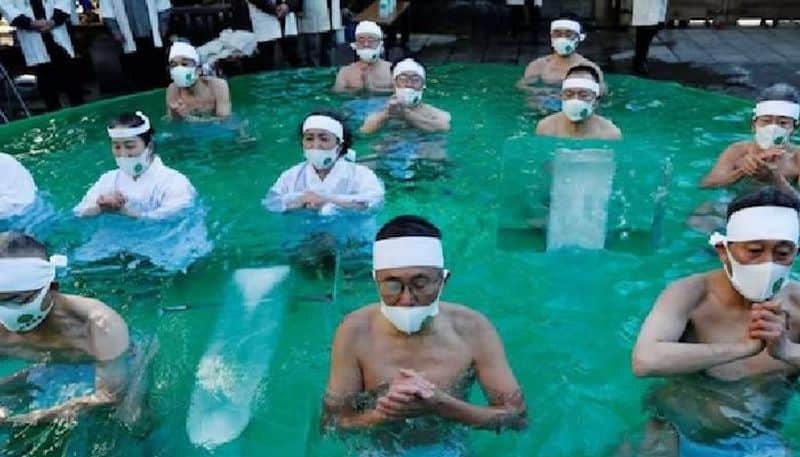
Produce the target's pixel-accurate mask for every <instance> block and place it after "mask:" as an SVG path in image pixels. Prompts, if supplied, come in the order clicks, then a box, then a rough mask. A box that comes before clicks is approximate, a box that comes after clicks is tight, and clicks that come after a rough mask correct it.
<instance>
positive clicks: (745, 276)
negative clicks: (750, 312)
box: [725, 245, 792, 303]
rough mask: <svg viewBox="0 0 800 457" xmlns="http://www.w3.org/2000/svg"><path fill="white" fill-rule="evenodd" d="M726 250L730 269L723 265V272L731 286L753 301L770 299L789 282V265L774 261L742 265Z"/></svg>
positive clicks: (790, 268)
mask: <svg viewBox="0 0 800 457" xmlns="http://www.w3.org/2000/svg"><path fill="white" fill-rule="evenodd" d="M725 250H726V251H728V259H730V261H731V270H732V271H728V268H727V266H725V274H727V275H728V278H729V279H730V281H731V284H732V285H733V287H734V288H735V289H736V290H737V291H739V293H740V294H742V296H743V297H744V298H746V299H748V300H750V301H752V302H754V303H758V302H763V301H767V300H770V299H772V298H773V297H774V296H775V295H777V294H778V292H780V291H781V289H783V288H784V287H785V286H786V284H788V283H789V273H791V271H792V267H791V266H786V265H780V264H777V263H774V262H764V263H757V264H753V265H742V264H741V263H739V262H737V261H736V259H734V258H733V256H732V255H731V251H730V250H728V246H727V245H726V246H725Z"/></svg>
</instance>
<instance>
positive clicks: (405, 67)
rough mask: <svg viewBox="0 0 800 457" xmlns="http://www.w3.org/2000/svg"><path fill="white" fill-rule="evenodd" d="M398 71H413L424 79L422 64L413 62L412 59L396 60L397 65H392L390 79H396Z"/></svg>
mask: <svg viewBox="0 0 800 457" xmlns="http://www.w3.org/2000/svg"><path fill="white" fill-rule="evenodd" d="M400 73H414V74H417V75H419V76H420V78H422V79H425V69H424V68H422V65H420V64H418V63H417V62H415V61H414V59H403V60H401V61H400V62H397V65H395V66H394V70H393V71H392V79H396V78H397V77H398V76H399V75H400Z"/></svg>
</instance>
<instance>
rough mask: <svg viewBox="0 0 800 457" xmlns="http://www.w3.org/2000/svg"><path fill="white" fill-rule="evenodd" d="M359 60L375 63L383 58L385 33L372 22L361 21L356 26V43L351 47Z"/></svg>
mask: <svg viewBox="0 0 800 457" xmlns="http://www.w3.org/2000/svg"><path fill="white" fill-rule="evenodd" d="M351 47H352V48H353V50H354V51H356V54H358V58H359V59H361V60H362V61H363V62H368V63H373V62H377V61H378V60H380V58H381V52H383V32H382V31H381V28H380V26H378V24H376V23H374V22H372V21H361V22H359V23H358V25H357V26H356V41H355V43H353V44H352V45H351Z"/></svg>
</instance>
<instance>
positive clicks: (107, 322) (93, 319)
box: [60, 294, 130, 361]
mask: <svg viewBox="0 0 800 457" xmlns="http://www.w3.org/2000/svg"><path fill="white" fill-rule="evenodd" d="M61 299H62V301H61V303H60V304H61V306H63V307H65V308H66V309H67V310H70V311H72V312H73V313H74V314H76V315H79V316H82V317H83V318H85V319H86V324H87V325H88V327H89V335H90V338H91V340H92V341H91V342H90V347H91V350H92V355H93V356H94V357H95V358H96V359H97V360H100V361H107V360H113V359H116V358H117V357H119V356H120V355H121V354H122V353H123V352H125V351H126V350H127V349H128V345H129V344H130V335H129V333H128V325H127V324H126V323H125V320H123V319H122V316H120V315H119V314H118V313H117V312H116V311H114V310H113V309H111V308H110V307H109V306H108V305H106V304H105V303H103V302H101V301H100V300H96V299H94V298H88V297H81V296H78V295H65V294H61Z"/></svg>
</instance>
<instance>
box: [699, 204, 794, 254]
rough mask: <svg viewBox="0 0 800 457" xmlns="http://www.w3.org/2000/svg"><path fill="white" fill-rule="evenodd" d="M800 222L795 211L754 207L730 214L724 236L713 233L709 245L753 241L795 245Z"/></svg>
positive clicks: (781, 208)
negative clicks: (770, 241) (779, 241)
mask: <svg viewBox="0 0 800 457" xmlns="http://www.w3.org/2000/svg"><path fill="white" fill-rule="evenodd" d="M799 236H800V222H799V221H798V217H797V211H795V210H794V209H792V208H785V207H783V206H755V207H752V208H745V209H742V210H739V211H736V212H735V213H733V214H731V217H730V219H729V220H728V226H727V229H726V235H725V236H723V235H720V234H719V233H714V234H713V235H711V237H710V238H709V244H711V245H712V246H716V245H717V244H720V243H725V242H737V241H755V240H785V241H791V242H792V243H797V240H798V237H799Z"/></svg>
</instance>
